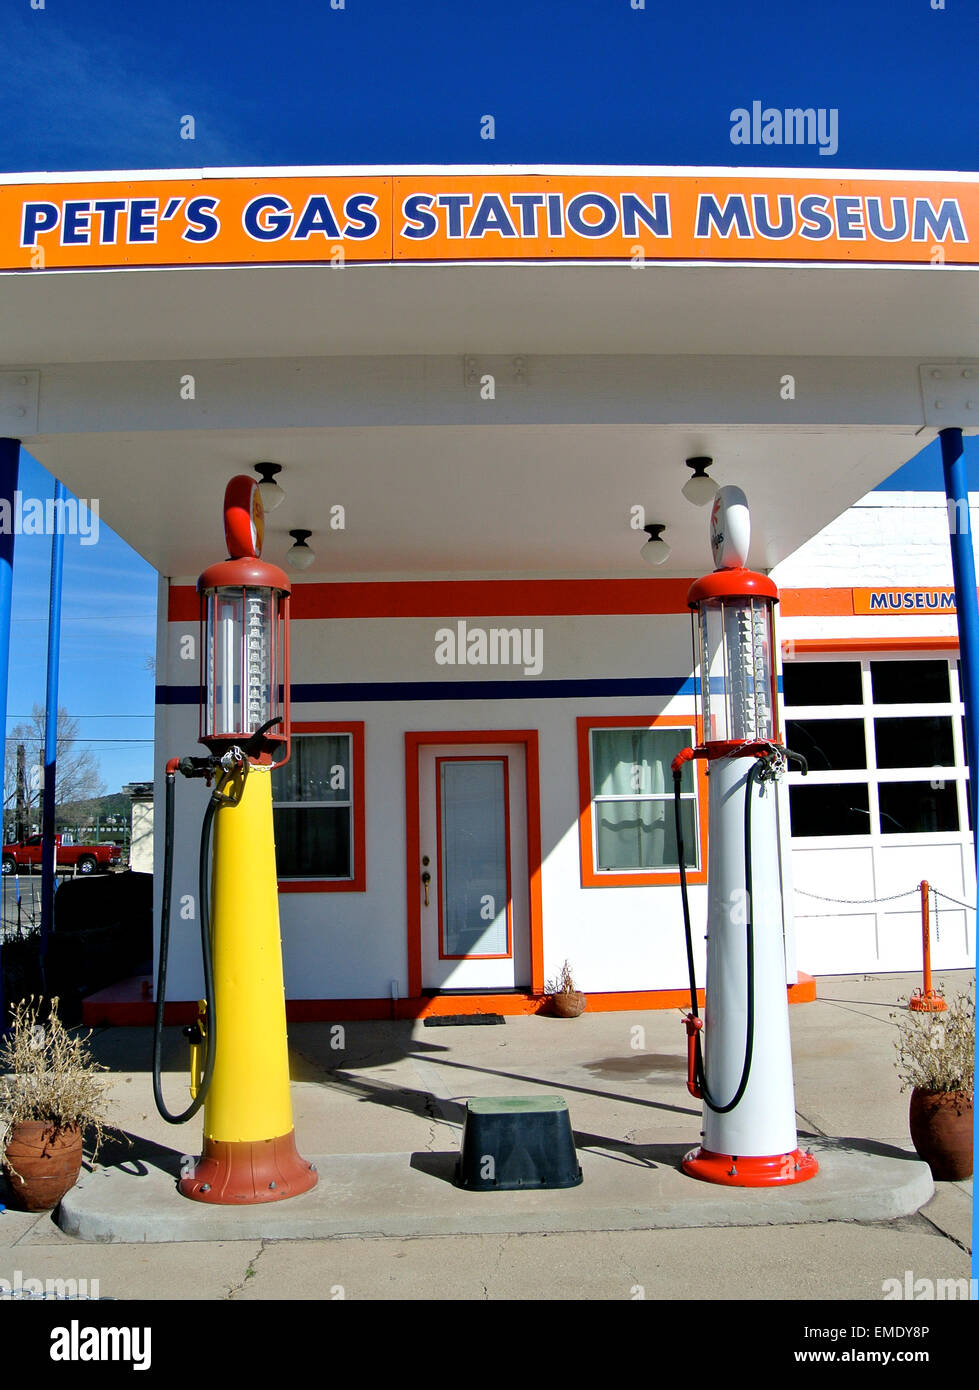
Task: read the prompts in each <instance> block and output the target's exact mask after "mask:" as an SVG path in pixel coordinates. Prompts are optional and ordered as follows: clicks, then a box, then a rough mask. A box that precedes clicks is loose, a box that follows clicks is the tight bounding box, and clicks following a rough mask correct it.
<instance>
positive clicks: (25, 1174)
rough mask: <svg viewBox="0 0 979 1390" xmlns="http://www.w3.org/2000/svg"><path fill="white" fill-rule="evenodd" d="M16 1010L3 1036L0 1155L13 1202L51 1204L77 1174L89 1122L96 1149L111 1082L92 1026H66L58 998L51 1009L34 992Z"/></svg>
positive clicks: (40, 1207)
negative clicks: (76, 1029)
mask: <svg viewBox="0 0 979 1390" xmlns="http://www.w3.org/2000/svg"><path fill="white" fill-rule="evenodd" d="M11 1016H12V1020H13V1021H12V1027H11V1029H10V1032H9V1033H8V1034H7V1035H6V1037H4V1038H3V1039H2V1041H0V1157H2V1160H3V1171H4V1175H5V1176H6V1179H7V1186H8V1189H9V1194H10V1203H11V1205H12V1206H17V1207H19V1208H20V1209H21V1210H23V1211H50V1210H51V1208H52V1207H56V1206H57V1205H58V1203H59V1202H60V1201H61V1199H62V1197H63V1196H64V1195H65V1193H66V1192H67V1191H68V1190H69V1189H70V1188H72V1187H73V1186H74V1185H75V1182H76V1181H77V1179H78V1174H79V1171H80V1169H81V1163H82V1140H83V1138H84V1134H85V1130H86V1129H90V1130H91V1131H92V1132H93V1134H94V1146H93V1155H94V1154H95V1153H97V1152H98V1148H99V1145H100V1144H101V1142H102V1140H103V1138H104V1133H105V1129H106V1127H107V1124H108V1122H107V1120H106V1118H105V1113H104V1107H105V1103H106V1102H105V1093H106V1091H107V1090H108V1087H109V1084H110V1083H109V1082H108V1080H107V1079H106V1078H105V1077H104V1076H103V1075H102V1073H103V1072H104V1071H106V1070H107V1068H105V1067H103V1066H102V1065H100V1064H99V1063H98V1062H96V1061H94V1060H93V1058H92V1055H91V1052H90V1050H89V1046H88V1039H89V1038H90V1037H91V1034H90V1033H86V1034H73V1033H69V1032H68V1030H67V1029H66V1028H65V1026H64V1024H63V1023H62V1022H61V1019H60V1018H59V1017H58V1001H57V999H52V1000H51V1001H50V1005H49V1008H48V1011H47V1014H46V1016H44V1014H43V1006H42V1003H41V1001H40V1000H36V999H35V998H34V997H33V996H32V997H31V998H30V999H25V1000H22V1001H21V1002H20V1003H19V1004H16V1005H14V1006H13V1008H12V1010H11Z"/></svg>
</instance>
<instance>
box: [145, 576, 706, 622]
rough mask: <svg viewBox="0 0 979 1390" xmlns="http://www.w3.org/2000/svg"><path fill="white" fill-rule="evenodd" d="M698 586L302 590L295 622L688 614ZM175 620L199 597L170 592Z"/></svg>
mask: <svg viewBox="0 0 979 1390" xmlns="http://www.w3.org/2000/svg"><path fill="white" fill-rule="evenodd" d="M692 583H693V579H459V580H406V581H404V582H391V581H388V580H383V581H379V582H378V583H373V584H370V583H368V584H361V583H355V584H297V585H296V587H295V588H294V589H293V591H292V616H293V618H456V617H458V618H476V617H502V616H504V615H506V614H514V615H519V616H521V617H528V618H530V617H568V616H571V617H573V616H575V615H576V614H581V613H583V614H586V615H590V614H595V615H603V614H613V613H637V614H642V613H686V612H687V591H688V590H689V588H690V585H691V584H692ZM168 616H169V620H170V622H172V623H175V622H196V621H197V620H198V618H199V616H200V604H199V600H198V597H197V590H196V589H195V588H194V587H193V586H192V585H190V584H179V585H172V586H171V588H170V603H169V609H168Z"/></svg>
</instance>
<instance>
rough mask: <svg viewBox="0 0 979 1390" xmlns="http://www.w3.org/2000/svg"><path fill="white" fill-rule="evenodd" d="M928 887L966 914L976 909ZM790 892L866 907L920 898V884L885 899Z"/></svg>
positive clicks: (805, 896) (797, 889)
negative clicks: (834, 896) (964, 910)
mask: <svg viewBox="0 0 979 1390" xmlns="http://www.w3.org/2000/svg"><path fill="white" fill-rule="evenodd" d="M929 887H930V888H931V891H932V893H934V894H935V896H936V897H939V898H944V899H945V900H946V902H950V903H956V904H957V906H959V907H964V908H965V909H966V911H967V912H975V910H976V909H975V905H974V904H972V903H964V902H962V900H961V898H953V897H951V895H950V894H948V893H942V892H941V891H940V890H939V889H938V888H935V887H934V886H933V885H931V884H929ZM792 891H793V893H798V894H799V896H800V897H802V898H817V899H818V900H819V901H820V902H823V903H845V904H847V905H848V906H859V907H866V906H869V904H871V903H892V902H896V901H897V899H898V898H911V897H916V898H920V896H921V884H920V883H919V884H916V885H915V886H914V888H908V889H906V890H905V891H904V892H903V893H890V894H888V896H887V897H886V898H827V897H826V895H825V894H824V893H807V892H806V890H805V889H804V888H793V889H792ZM935 911H936V912H937V911H938V908H937V906H936V908H935Z"/></svg>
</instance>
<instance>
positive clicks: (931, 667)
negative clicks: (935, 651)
mask: <svg viewBox="0 0 979 1390" xmlns="http://www.w3.org/2000/svg"><path fill="white" fill-rule="evenodd" d="M870 682H871V686H872V687H873V692H874V704H875V705H912V704H913V705H922V704H928V705H947V704H948V702H949V699H950V698H951V697H950V695H949V687H948V662H947V661H872V662H871V663H870Z"/></svg>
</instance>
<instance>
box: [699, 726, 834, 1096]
mask: <svg viewBox="0 0 979 1390" xmlns="http://www.w3.org/2000/svg"><path fill="white" fill-rule="evenodd" d="M772 751H773V752H778V753H781V754H782V755H783V756H784V757H785V758H786V759H787V760H788V761H790V762H797V763H799V764H800V766H801V768H802V775H803V776H805V775H806V773H807V772H808V771H809V768H808V765H807V763H806V760H805V758H803V757H802V756H801V755H800V754H798V753H792V752H790V751H789V750H788V749H787V748H782V747H781V746H779V745H777V744H772ZM763 766H764V762H763V759H761V758H755V759H754V761H753V762H752V765H751V767H750V768H749V769H748V777H747V781H746V783H745V794H744V887H745V917H746V921H745V942H746V949H747V961H746V982H745V1003H746V1006H747V1015H748V1017H747V1023H746V1026H745V1039H744V1065H743V1066H742V1068H741V1079H740V1081H739V1082H738V1086H737V1089H736V1091H735V1093H734V1096H733V1097H732V1099H731V1100H729V1101H728V1102H727V1104H726V1105H719V1104H718V1103H717V1101H716V1100H715V1099H714V1097H713V1096H712V1095H711V1093H710V1090H709V1088H708V1085H707V1076H706V1072H705V1070H704V1056H703V1049H702V1047H701V1042H700V1029H699V1028H698V1029H697V1030H696V1033H695V1036H694V1066H695V1075H696V1080H697V1087H698V1089H699V1091H700V1093H701V1096H702V1097H703V1100H704V1102H705V1104H706V1105H707V1106H708V1108H709V1109H711V1110H713V1112H714V1114H715V1115H727V1114H730V1112H731V1111H732V1110H733V1109H734V1107H735V1106H736V1105H737V1104H738V1102H739V1101H740V1100H741V1099H742V1097H743V1096H744V1093H745V1090H746V1089H747V1086H748V1077H749V1075H750V1074H751V1059H752V1056H753V1053H754V1043H755V930H754V923H753V921H752V918H753V915H754V913H753V900H752V896H751V891H752V883H751V792H752V788H753V785H754V782H755V779H756V778H757V777H760V776H761V773H762V768H763ZM682 775H683V770H682V768H677V770H676V771H675V772H674V773H673V808H674V814H675V819H676V841H677V857H678V859H679V862H680V896H681V898H682V900H683V927H684V932H685V934H686V941H687V972H688V974H689V977H690V1016H691V1017H692V1018H699V1017H700V1014H699V1012H698V1010H697V976H696V970H695V967H694V959H693V937H692V934H691V928H690V903H689V901H688V898H687V867H686V864H685V862H684V858H685V856H684V848H683V827H682V823H681V817H680V779H681V777H682Z"/></svg>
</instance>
